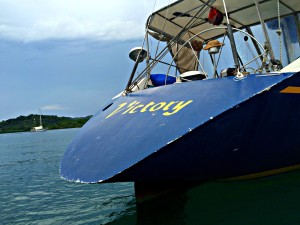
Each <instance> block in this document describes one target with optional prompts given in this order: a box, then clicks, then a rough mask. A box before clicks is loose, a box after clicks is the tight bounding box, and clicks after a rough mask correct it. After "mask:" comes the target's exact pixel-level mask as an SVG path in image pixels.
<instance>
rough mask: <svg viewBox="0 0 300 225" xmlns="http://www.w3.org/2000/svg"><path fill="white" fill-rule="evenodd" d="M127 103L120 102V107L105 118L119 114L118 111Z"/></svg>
mask: <svg viewBox="0 0 300 225" xmlns="http://www.w3.org/2000/svg"><path fill="white" fill-rule="evenodd" d="M126 104H127V103H126V102H124V103H122V104H120V105H119V107H118V108H117V109H116V110H115V111H113V112H112V113H111V114H109V115H108V116H107V117H105V119H107V118H109V117H111V116H113V115H115V114H117V113H118V112H120V111H121V109H122V108H123V107H124V106H125V105H126Z"/></svg>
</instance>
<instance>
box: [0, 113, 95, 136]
mask: <svg viewBox="0 0 300 225" xmlns="http://www.w3.org/2000/svg"><path fill="white" fill-rule="evenodd" d="M39 116H40V115H37V114H30V115H28V116H19V117H17V118H14V119H8V120H4V121H1V122H0V134H4V133H18V132H30V130H31V129H32V127H34V126H38V123H39ZM91 117H92V116H86V117H75V118H72V117H64V116H62V117H59V116H56V115H43V116H42V118H43V127H45V128H47V129H48V130H57V129H67V128H80V127H82V126H83V125H84V124H85V123H86V122H87V121H88V120H89V119H90V118H91Z"/></svg>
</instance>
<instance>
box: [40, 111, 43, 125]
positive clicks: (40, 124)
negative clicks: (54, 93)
mask: <svg viewBox="0 0 300 225" xmlns="http://www.w3.org/2000/svg"><path fill="white" fill-rule="evenodd" d="M40 126H43V125H42V111H41V109H40Z"/></svg>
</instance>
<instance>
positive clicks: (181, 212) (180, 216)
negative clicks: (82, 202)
mask: <svg viewBox="0 0 300 225" xmlns="http://www.w3.org/2000/svg"><path fill="white" fill-rule="evenodd" d="M126 219H128V218H126ZM115 222H116V223H112V224H125V223H122V222H125V221H122V218H121V219H120V220H116V221H115ZM136 224H138V225H148V224H149V225H150V224H159V225H165V224H166V225H170V224H172V225H173V224H174V225H177V224H178V225H194V224H195V225H202V224H223V225H224V224H228V225H229V224H230V225H234V224H239V225H240V224H251V225H252V224H278V225H282V224H300V171H294V172H290V173H286V174H281V175H276V176H271V177H265V178H261V179H257V180H248V181H238V182H237V181H236V182H232V181H231V182H223V181H222V182H218V181H215V182H206V183H202V184H199V185H194V186H192V187H181V188H179V189H178V190H176V191H173V192H169V193H168V194H165V195H163V196H159V197H157V198H154V199H152V200H148V201H144V202H142V203H139V204H138V205H137V221H136Z"/></svg>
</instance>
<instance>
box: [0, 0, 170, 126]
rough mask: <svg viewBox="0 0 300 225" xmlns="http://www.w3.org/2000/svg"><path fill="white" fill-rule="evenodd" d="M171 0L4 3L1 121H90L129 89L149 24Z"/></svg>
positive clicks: (0, 13) (0, 18) (0, 7)
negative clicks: (34, 117)
mask: <svg viewBox="0 0 300 225" xmlns="http://www.w3.org/2000/svg"><path fill="white" fill-rule="evenodd" d="M169 2H170V1H169V0H156V1H155V0H130V1H124V0H114V1H107V0H64V1H61V0H26V1H24V0H0V109H1V110H0V121H2V120H7V119H10V118H16V117H18V116H20V115H25V116H26V115H29V114H38V113H39V109H41V110H42V113H43V114H48V115H59V116H71V117H79V116H87V115H93V114H95V113H96V112H97V111H98V110H99V109H100V108H101V106H103V105H104V104H105V103H106V102H108V101H109V100H110V99H111V98H112V97H113V96H115V95H117V94H118V93H120V92H121V91H122V90H124V88H125V86H126V84H127V81H128V78H129V75H130V72H131V69H132V67H133V61H131V60H130V59H129V58H128V53H129V51H130V49H132V48H133V47H137V46H141V45H142V41H143V37H144V30H145V22H146V19H147V17H148V16H149V15H150V14H151V13H152V11H153V9H155V10H157V9H159V8H161V7H163V6H165V5H166V4H168V3H169Z"/></svg>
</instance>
